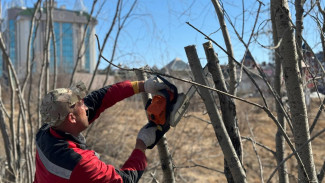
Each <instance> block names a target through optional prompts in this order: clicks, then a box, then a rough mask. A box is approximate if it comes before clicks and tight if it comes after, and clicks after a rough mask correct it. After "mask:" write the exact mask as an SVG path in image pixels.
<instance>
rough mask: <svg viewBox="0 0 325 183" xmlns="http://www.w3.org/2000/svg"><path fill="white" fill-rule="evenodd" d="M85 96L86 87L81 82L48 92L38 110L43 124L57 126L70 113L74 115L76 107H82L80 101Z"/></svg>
mask: <svg viewBox="0 0 325 183" xmlns="http://www.w3.org/2000/svg"><path fill="white" fill-rule="evenodd" d="M85 96H86V87H85V85H84V84H83V83H82V82H79V83H77V84H76V85H75V86H73V87H71V88H58V89H55V90H52V91H50V92H49V93H48V94H46V95H45V96H44V98H43V101H42V104H41V108H40V112H41V115H42V120H43V122H45V123H48V124H50V125H51V126H59V125H60V124H61V123H62V122H63V121H64V120H65V119H66V118H67V117H69V115H70V113H72V114H75V112H76V111H75V109H76V108H77V107H80V106H82V105H84V104H83V101H82V99H83V98H84V97H85ZM81 103H82V105H81Z"/></svg>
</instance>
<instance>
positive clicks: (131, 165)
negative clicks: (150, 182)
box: [70, 149, 147, 183]
mask: <svg viewBox="0 0 325 183" xmlns="http://www.w3.org/2000/svg"><path fill="white" fill-rule="evenodd" d="M79 154H81V156H82V159H81V160H80V163H79V164H78V165H77V166H76V167H75V169H74V170H73V171H72V174H71V177H70V182H78V183H80V182H85V183H86V182H92V183H103V182H110V183H136V182H138V181H139V179H140V178H141V176H142V174H143V171H144V169H145V168H146V166H147V160H146V157H145V155H144V153H143V152H141V151H140V150H137V149H135V150H134V151H133V152H132V154H131V156H130V157H129V159H128V160H127V161H126V162H125V165H124V166H123V167H122V169H120V170H117V169H115V168H114V167H113V166H112V165H107V164H105V163H104V162H102V161H101V160H99V159H98V157H97V156H95V154H94V151H89V150H86V151H84V152H79Z"/></svg>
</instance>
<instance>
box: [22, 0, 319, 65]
mask: <svg viewBox="0 0 325 183" xmlns="http://www.w3.org/2000/svg"><path fill="white" fill-rule="evenodd" d="M16 1H22V0H16ZM33 2H35V0H34V1H32V0H25V3H26V4H32V3H33ZM57 2H58V6H61V5H66V8H67V9H73V7H74V4H75V0H58V1H57ZM92 2H93V1H90V0H84V3H85V6H86V7H87V9H88V12H89V11H90V9H91V5H92ZM123 2H124V4H125V5H126V9H125V10H124V11H123V13H122V14H124V15H125V14H126V10H127V9H128V8H129V6H130V4H131V3H132V2H133V0H124V1H123ZM223 2H224V3H223V5H224V8H225V10H226V12H227V13H228V15H229V17H230V19H231V21H232V22H233V24H234V25H235V27H236V29H237V30H238V32H239V33H240V34H242V35H243V38H244V41H245V42H247V41H248V39H249V37H250V35H251V30H252V28H253V24H254V21H255V17H256V14H257V10H258V5H259V3H258V2H257V1H256V0H245V1H239V0H224V1H223ZM243 2H244V3H245V4H244V9H245V13H243V4H242V3H243ZM263 2H264V3H265V6H262V9H261V13H260V18H259V19H258V23H257V27H256V29H255V32H254V33H257V29H258V31H259V34H258V36H254V38H253V42H252V43H251V44H250V47H249V49H250V50H251V52H252V55H253V57H254V58H255V59H256V61H257V62H259V63H261V62H263V61H266V62H269V61H270V50H268V49H265V48H262V46H261V45H260V44H262V45H264V46H270V44H271V40H272V37H271V34H270V33H269V34H268V35H266V34H262V33H261V32H266V31H268V30H270V27H271V24H270V21H268V19H269V10H268V6H269V5H268V3H269V1H266V0H264V1H263ZM115 5H116V0H98V2H97V4H96V8H95V14H96V13H97V12H98V10H99V9H100V8H101V11H100V13H99V14H98V17H97V20H98V25H97V27H96V32H97V34H98V36H99V39H100V40H103V39H104V37H105V34H106V33H107V31H108V29H109V25H110V23H111V20H112V17H113V12H114V9H115ZM290 6H291V7H292V6H293V5H292V4H290ZM291 14H292V15H293V16H294V15H295V14H294V12H293V8H291ZM243 15H244V18H243ZM185 22H190V23H191V24H193V25H194V26H196V27H197V28H198V29H200V30H201V31H203V32H204V33H206V34H208V35H210V36H211V38H212V39H213V40H215V41H216V42H218V43H219V44H220V45H221V46H222V47H223V48H225V45H224V39H223V37H222V33H221V30H220V29H219V28H220V26H219V21H218V18H217V16H216V13H215V10H214V7H213V4H212V3H211V1H210V0H138V4H137V5H136V7H135V10H134V12H133V15H132V17H131V18H130V19H129V20H128V22H127V24H126V26H125V28H124V29H123V31H122V32H121V34H120V37H119V43H118V47H117V51H116V54H115V61H114V63H117V64H122V65H124V66H128V67H131V68H133V67H142V66H144V65H149V66H154V65H155V66H157V67H158V68H161V67H163V66H164V65H166V64H168V63H169V62H170V61H171V60H173V59H174V58H176V57H178V58H181V59H182V60H184V61H185V62H187V57H186V54H185V51H184V47H185V46H188V45H196V46H197V51H198V55H199V57H200V58H201V62H202V65H204V64H205V63H206V60H205V55H204V51H203V48H202V44H203V43H204V42H206V41H207V40H206V39H204V36H202V35H201V34H199V33H198V32H197V31H195V30H194V29H193V28H191V27H190V26H188V25H187V24H186V23H185ZM227 26H228V30H229V33H230V37H231V42H232V44H233V49H234V53H235V55H234V56H235V58H236V60H238V61H240V60H241V58H242V57H243V55H244V52H245V48H244V46H243V44H242V43H241V42H240V41H239V40H238V38H237V36H236V35H235V32H234V29H233V28H232V27H231V26H230V24H229V22H227ZM310 27H315V23H314V22H313V21H311V20H310V18H308V16H307V17H306V22H305V28H306V29H305V30H304V36H305V39H307V40H308V42H309V44H310V45H312V47H314V48H315V51H319V50H320V45H319V44H318V43H319V33H318V32H317V31H315V29H314V28H313V29H311V28H310ZM113 35H115V34H113ZM112 45H113V40H112V39H110V40H109V42H108V43H107V46H106V48H105V51H104V56H105V57H106V58H108V59H109V58H110V56H111V52H112ZM214 48H215V51H216V52H217V53H218V55H219V60H220V62H221V63H223V64H225V63H227V57H226V54H225V53H223V52H222V51H221V49H219V48H217V46H215V45H214ZM107 65H108V64H107V63H105V61H102V64H101V65H100V67H101V68H104V67H106V66H107Z"/></svg>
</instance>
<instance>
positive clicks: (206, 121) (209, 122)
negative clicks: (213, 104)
mask: <svg viewBox="0 0 325 183" xmlns="http://www.w3.org/2000/svg"><path fill="white" fill-rule="evenodd" d="M183 117H184V118H190V117H192V118H195V119H198V120H200V121H203V122H205V123H208V124H212V123H211V121H208V120H204V119H202V118H199V117H197V116H194V115H190V114H189V115H184V116H183Z"/></svg>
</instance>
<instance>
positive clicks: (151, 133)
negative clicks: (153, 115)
mask: <svg viewBox="0 0 325 183" xmlns="http://www.w3.org/2000/svg"><path fill="white" fill-rule="evenodd" d="M169 128H170V126H169V125H164V126H161V125H156V124H155V123H154V122H151V121H149V122H148V123H147V124H146V125H144V126H143V127H142V128H141V129H140V131H139V133H138V137H137V138H138V139H140V140H142V141H143V143H144V144H145V145H146V146H147V148H148V149H152V148H153V147H155V145H156V144H157V143H158V141H159V140H160V139H161V137H162V136H164V134H165V133H166V132H167V131H168V130H169Z"/></svg>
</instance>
